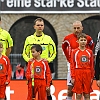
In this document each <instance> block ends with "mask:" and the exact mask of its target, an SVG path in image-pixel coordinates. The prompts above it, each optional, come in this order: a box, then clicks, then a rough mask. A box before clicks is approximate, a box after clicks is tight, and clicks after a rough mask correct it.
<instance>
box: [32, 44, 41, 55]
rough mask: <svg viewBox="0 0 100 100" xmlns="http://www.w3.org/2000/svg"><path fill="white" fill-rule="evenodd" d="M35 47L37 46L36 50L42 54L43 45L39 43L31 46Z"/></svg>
mask: <svg viewBox="0 0 100 100" xmlns="http://www.w3.org/2000/svg"><path fill="white" fill-rule="evenodd" d="M34 48H35V50H36V51H37V52H40V54H42V47H41V45H39V44H36V45H33V46H32V47H31V50H32V49H34Z"/></svg>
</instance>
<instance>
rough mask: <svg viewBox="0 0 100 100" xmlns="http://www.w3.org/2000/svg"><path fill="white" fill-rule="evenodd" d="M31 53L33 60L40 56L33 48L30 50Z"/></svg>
mask: <svg viewBox="0 0 100 100" xmlns="http://www.w3.org/2000/svg"><path fill="white" fill-rule="evenodd" d="M31 53H32V56H33V57H34V58H36V57H38V56H39V55H40V53H39V52H37V51H36V49H35V48H33V49H32V50H31Z"/></svg>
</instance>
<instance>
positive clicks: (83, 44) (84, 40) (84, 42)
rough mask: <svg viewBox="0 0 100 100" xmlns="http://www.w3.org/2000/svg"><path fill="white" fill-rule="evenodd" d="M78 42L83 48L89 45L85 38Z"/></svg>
mask: <svg viewBox="0 0 100 100" xmlns="http://www.w3.org/2000/svg"><path fill="white" fill-rule="evenodd" d="M78 42H79V45H80V46H81V47H85V46H86V44H87V39H86V38H84V37H83V38H80V39H79V40H78Z"/></svg>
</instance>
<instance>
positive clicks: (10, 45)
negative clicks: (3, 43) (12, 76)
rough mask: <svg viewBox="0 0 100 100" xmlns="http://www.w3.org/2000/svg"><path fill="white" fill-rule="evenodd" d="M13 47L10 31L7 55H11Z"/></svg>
mask: <svg viewBox="0 0 100 100" xmlns="http://www.w3.org/2000/svg"><path fill="white" fill-rule="evenodd" d="M12 47H13V39H12V38H11V36H10V34H9V33H8V36H7V47H6V56H9V54H10V53H11V49H12Z"/></svg>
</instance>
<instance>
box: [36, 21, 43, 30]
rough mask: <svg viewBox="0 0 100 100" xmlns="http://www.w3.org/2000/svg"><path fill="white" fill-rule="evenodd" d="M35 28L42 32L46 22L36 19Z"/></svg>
mask: <svg viewBox="0 0 100 100" xmlns="http://www.w3.org/2000/svg"><path fill="white" fill-rule="evenodd" d="M34 29H35V30H36V32H42V31H43V29H44V22H43V21H36V24H35V25H34Z"/></svg>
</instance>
